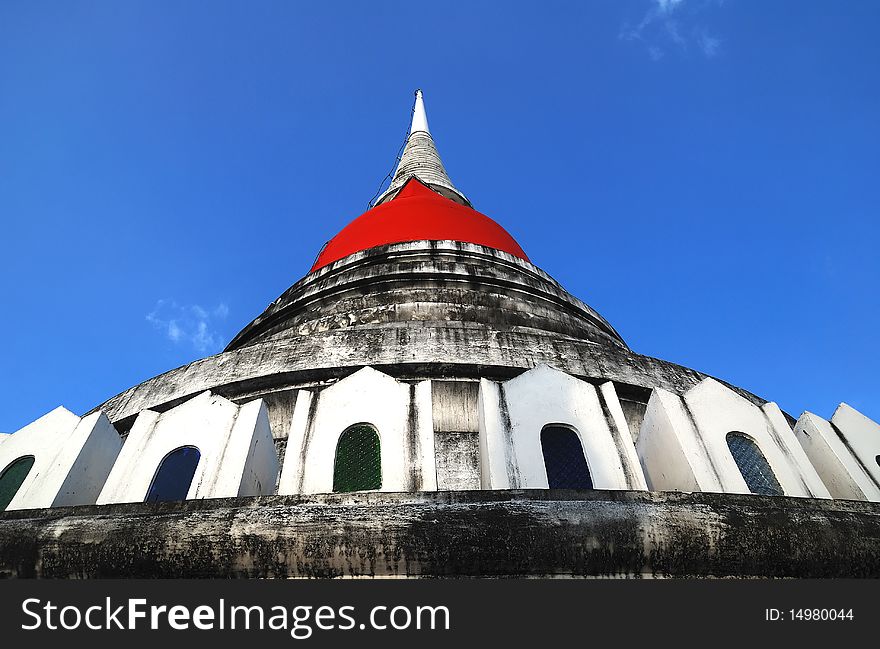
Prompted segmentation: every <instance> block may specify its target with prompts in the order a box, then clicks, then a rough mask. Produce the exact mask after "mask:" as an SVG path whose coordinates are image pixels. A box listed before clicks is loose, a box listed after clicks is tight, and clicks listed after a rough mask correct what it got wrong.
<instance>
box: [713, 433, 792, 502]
mask: <svg viewBox="0 0 880 649" xmlns="http://www.w3.org/2000/svg"><path fill="white" fill-rule="evenodd" d="M727 447H728V448H729V449H730V454H731V455H732V456H733V461H734V462H736V466H737V467H738V468H739V472H740V473H742V477H743V479H744V480H745V481H746V485H747V486H748V488H749V491H751V492H752V493H753V494H760V495H763V496H782V495H783V494H784V492H783V491H782V487H781V486H779V481H778V480H777V479H776V476H775V475H774V474H773V469H771V468H770V464H769V463H768V462H767V458H765V457H764V454H763V453H761V449H760V448H758V445H757V444H755V441H754V440H753V439H752V438H751V437H749V436H748V435H746V434H744V433H738V432H732V433H728V434H727Z"/></svg>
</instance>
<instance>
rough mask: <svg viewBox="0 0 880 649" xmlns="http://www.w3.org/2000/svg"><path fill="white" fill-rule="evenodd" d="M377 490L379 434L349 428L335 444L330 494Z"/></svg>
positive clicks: (359, 427) (360, 427)
mask: <svg viewBox="0 0 880 649" xmlns="http://www.w3.org/2000/svg"><path fill="white" fill-rule="evenodd" d="M381 487H382V453H381V449H380V448H379V433H377V432H376V429H375V428H373V426H371V425H370V424H355V425H354V426H349V427H348V428H346V429H345V431H343V433H342V435H340V436H339V442H338V443H337V444H336V459H335V460H334V463H333V491H338V492H346V491H369V490H371V489H380V488H381Z"/></svg>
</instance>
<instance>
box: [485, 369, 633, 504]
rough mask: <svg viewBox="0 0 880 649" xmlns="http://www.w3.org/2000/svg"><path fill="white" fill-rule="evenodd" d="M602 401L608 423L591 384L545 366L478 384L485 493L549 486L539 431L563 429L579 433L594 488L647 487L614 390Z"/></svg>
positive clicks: (610, 390)
mask: <svg viewBox="0 0 880 649" xmlns="http://www.w3.org/2000/svg"><path fill="white" fill-rule="evenodd" d="M603 387H604V386H603ZM603 395H604V396H606V397H607V401H608V402H609V410H610V414H611V417H610V421H609V420H608V419H607V418H606V416H605V414H604V412H603V409H602V403H601V401H600V398H599V394H598V393H597V390H596V388H595V387H594V386H593V385H592V384H590V383H587V382H585V381H581V380H579V379H576V378H574V377H572V376H569V375H568V374H566V373H564V372H560V371H559V370H556V369H553V368H551V367H549V366H547V365H538V366H537V367H535V368H533V369H531V370H529V371H528V372H525V373H523V374H521V375H520V376H518V377H516V378H514V379H511V380H510V381H507V382H505V383H504V384H502V385H500V386H499V385H497V384H493V383H492V382H490V381H486V380H483V381H481V382H480V400H479V410H480V448H481V452H482V458H481V461H482V485H483V488H485V489H546V488H548V483H547V471H546V468H545V466H544V454H543V451H542V448H541V431H542V430H543V428H544V427H545V426H547V425H548V424H562V425H565V426H568V427H570V428H573V429H574V430H575V431H576V432H577V434H578V437H579V438H580V441H581V446H582V447H583V450H584V456H585V458H586V461H587V466H588V468H589V470H590V476H591V478H592V481H593V486H594V487H595V488H596V489H645V488H646V484H645V480H644V476H643V475H642V471H641V467H640V466H639V465H638V462H636V461H635V457H636V454H635V449H634V448H633V445H632V436H631V435H630V434H629V429H628V428H627V427H626V420H625V418H624V416H623V411H622V410H621V408H620V403H619V401H618V400H617V395H616V393H615V392H614V389H613V386H611V387H610V388H609V387H604V392H603ZM621 449H622V451H621ZM625 465H626V470H625V469H624V466H625Z"/></svg>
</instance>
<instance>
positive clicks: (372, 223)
mask: <svg viewBox="0 0 880 649" xmlns="http://www.w3.org/2000/svg"><path fill="white" fill-rule="evenodd" d="M423 240H428V241H444V240H452V241H462V242H464V243H476V244H479V245H481V246H486V247H488V248H495V249H497V250H502V251H504V252H507V253H510V254H511V255H514V256H515V257H519V258H520V259H524V260H526V261H528V260H529V258H528V257H527V256H526V253H525V252H523V249H522V248H520V247H519V244H518V243H517V242H516V241H515V240H514V239H513V237H511V236H510V235H509V234H508V233H507V231H506V230H505V229H504V228H502V227H501V226H500V225H498V224H497V223H495V221H493V220H492V219H490V218H489V217H488V216H486V215H485V214H480V213H479V212H477V211H476V210H474V209H472V208H470V207H465V206H464V205H459V204H458V203H456V202H455V201H451V200H449V199H448V198H444V197H443V196H441V195H440V194H438V193H437V192H435V191H433V190H432V189H430V188H428V187H426V186H425V185H423V184H422V183H421V182H420V181H419V180H418V179H417V178H413V179H411V180H410V181H408V182H407V183H406V185H405V186H404V187H403V189H401V190H400V192H399V193H398V194H397V196H395V197H394V198H393V199H392V200H390V201H388V202H387V203H382V204H381V205H377V206H376V207H374V208H373V209H371V210H368V211H367V212H364V213H363V214H361V215H360V216H359V217H357V218H356V219H355V220H354V221H352V222H351V223H349V224H348V225H347V226H345V227H344V228H343V229H342V230H341V231H340V232H339V234H337V235H336V236H335V237H333V238H332V239H331V240H330V241H329V242H328V243H327V245H326V246H325V247H324V249H323V250H322V251H321V254H320V255H318V259H317V261H316V262H315V265H314V266H312V271H315V270H318V269H319V268H322V267H323V266H326V265H327V264H330V263H332V262H334V261H337V260H339V259H342V258H343V257H347V256H348V255H351V254H354V253H356V252H359V251H361V250H368V249H369V248H375V247H376V246H383V245H386V244H389V243H403V242H406V241H423ZM310 272H311V271H310Z"/></svg>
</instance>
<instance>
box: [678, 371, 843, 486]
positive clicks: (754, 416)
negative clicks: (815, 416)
mask: <svg viewBox="0 0 880 649" xmlns="http://www.w3.org/2000/svg"><path fill="white" fill-rule="evenodd" d="M684 401H685V404H686V405H687V408H688V410H689V411H690V413H691V415H692V417H693V419H694V422H695V424H696V427H697V429H698V431H699V433H700V437H701V439H702V443H703V444H704V445H705V447H706V450H707V452H708V456H709V461H710V462H711V463H712V466H713V467H714V469H715V471H716V473H717V475H718V477H719V480H720V482H721V486H722V490H723V491H725V492H731V493H750V492H749V489H748V487H747V486H746V482H745V480H744V479H743V477H742V474H741V473H740V471H739V468H738V467H737V466H736V462H735V461H734V459H733V456H732V455H731V454H730V448H729V447H728V446H727V434H728V433H730V432H732V431H737V432H740V433H745V434H746V435H748V436H749V437H751V438H752V440H753V441H754V442H755V443H756V444H757V445H758V448H760V449H761V452H762V453H763V454H764V457H765V458H766V459H767V463H768V464H769V465H770V468H771V469H772V470H773V473H774V474H775V475H776V479H777V481H778V482H779V486H781V487H782V490H783V491H784V493H785V495H787V496H804V497H813V498H830V497H831V494H829V493H828V489H827V488H826V487H825V485H824V484H823V483H822V479H821V478H820V477H819V474H818V473H816V469H815V468H814V467H813V465H812V464H810V461H809V459H808V458H807V456H806V454H805V453H804V450H803V448H802V447H801V445H800V444H799V443H798V441H797V438H796V437H795V435H794V432H793V431H792V430H791V428H790V427H789V426H788V423H787V422H786V421H785V418H784V416H783V415H782V412H781V411H780V410H779V407H778V406H777V405H776V404H775V403H767V404H764V406H763V407H758V406H756V405H755V404H753V403H751V402H750V401H747V400H746V399H744V398H743V397H741V396H740V395H738V394H736V393H735V392H734V391H733V390H731V389H730V388H728V387H727V386H724V385H722V384H721V383H719V382H718V381H715V380H714V379H709V378H707V379H703V380H702V381H700V383H699V384H697V385H696V386H694V387H693V388H692V389H690V390H689V391H688V392H687V393H686V394H685V395H684Z"/></svg>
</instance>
